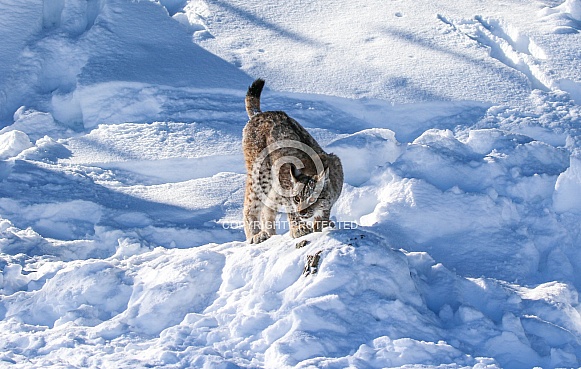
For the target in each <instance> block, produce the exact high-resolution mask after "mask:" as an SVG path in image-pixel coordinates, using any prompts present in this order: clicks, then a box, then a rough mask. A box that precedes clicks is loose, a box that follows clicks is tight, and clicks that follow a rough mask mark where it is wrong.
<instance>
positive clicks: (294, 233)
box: [288, 213, 313, 238]
mask: <svg viewBox="0 0 581 369" xmlns="http://www.w3.org/2000/svg"><path fill="white" fill-rule="evenodd" d="M288 217H289V220H290V234H291V237H292V238H299V237H302V236H304V235H306V234H309V233H313V227H311V226H310V225H309V224H308V223H307V222H304V221H302V220H301V218H300V217H298V216H297V215H296V213H290V214H288Z"/></svg>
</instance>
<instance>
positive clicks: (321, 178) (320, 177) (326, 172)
mask: <svg viewBox="0 0 581 369" xmlns="http://www.w3.org/2000/svg"><path fill="white" fill-rule="evenodd" d="M327 178H329V168H328V167H327V168H325V169H323V171H322V172H321V173H319V174H317V175H316V176H315V179H316V180H317V182H319V181H323V182H325V181H326V180H327Z"/></svg>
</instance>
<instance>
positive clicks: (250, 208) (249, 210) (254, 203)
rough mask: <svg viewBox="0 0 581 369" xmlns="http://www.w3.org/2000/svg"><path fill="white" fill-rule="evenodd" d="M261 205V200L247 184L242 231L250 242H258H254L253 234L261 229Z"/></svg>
mask: <svg viewBox="0 0 581 369" xmlns="http://www.w3.org/2000/svg"><path fill="white" fill-rule="evenodd" d="M262 207H263V204H262V202H260V200H259V199H258V198H257V196H256V194H255V193H254V192H253V191H252V189H251V187H250V186H249V185H247V186H246V196H245V199H244V233H245V234H246V240H247V241H250V243H258V242H255V238H256V237H255V236H256V235H257V234H259V233H260V231H261V230H260V214H261V212H262ZM267 238H268V237H267ZM259 242H261V241H259Z"/></svg>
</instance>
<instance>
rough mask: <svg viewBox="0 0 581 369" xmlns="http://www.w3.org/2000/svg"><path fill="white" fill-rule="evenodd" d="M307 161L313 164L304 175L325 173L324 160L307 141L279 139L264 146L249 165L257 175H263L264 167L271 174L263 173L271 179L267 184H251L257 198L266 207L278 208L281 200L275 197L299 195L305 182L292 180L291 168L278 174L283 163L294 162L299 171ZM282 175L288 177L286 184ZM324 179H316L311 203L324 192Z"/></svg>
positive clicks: (260, 176) (286, 197) (287, 198)
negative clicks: (283, 182)
mask: <svg viewBox="0 0 581 369" xmlns="http://www.w3.org/2000/svg"><path fill="white" fill-rule="evenodd" d="M306 160H308V161H310V162H311V163H313V165H314V167H315V171H316V172H315V173H314V174H307V175H310V176H314V175H317V174H321V173H324V171H325V167H324V166H323V162H322V161H321V158H320V157H319V154H317V153H316V152H315V150H313V148H312V147H310V146H309V145H307V144H304V143H302V142H300V141H296V140H280V141H276V142H274V143H272V144H270V145H268V146H267V147H265V148H264V149H263V150H262V151H261V152H260V154H258V156H257V157H256V159H255V160H254V163H253V165H252V173H253V174H255V175H258V178H263V172H264V171H265V170H268V171H270V173H269V174H268V175H267V176H265V177H266V178H270V183H269V184H268V185H266V186H262V184H259V185H258V186H254V189H255V192H257V193H256V195H257V196H258V197H259V199H260V201H261V202H262V203H263V204H264V205H265V206H268V207H269V208H270V209H272V210H275V211H277V210H278V207H279V205H280V203H279V202H278V199H280V198H281V197H282V198H284V199H286V200H287V201H288V200H290V199H292V198H293V197H295V196H297V195H300V194H301V193H302V191H303V187H304V186H305V184H304V183H300V182H296V185H295V183H294V182H293V181H292V179H291V178H290V177H291V176H293V174H292V170H290V169H289V171H288V173H281V169H282V168H283V166H285V165H286V164H289V165H294V167H295V168H296V169H298V170H299V171H300V170H301V169H304V167H305V165H304V164H303V163H304V161H306ZM285 168H290V166H288V165H287V166H285ZM281 176H282V177H283V178H288V179H289V180H290V181H288V183H287V181H285V185H283V184H282V183H281ZM324 185H325V184H324V181H321V180H318V181H316V185H315V188H314V190H313V191H312V192H311V193H312V195H311V199H312V203H314V202H315V201H316V200H317V198H318V196H319V195H320V194H321V192H322V191H323V186H324Z"/></svg>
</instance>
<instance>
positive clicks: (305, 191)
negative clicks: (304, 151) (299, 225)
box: [291, 166, 328, 219]
mask: <svg viewBox="0 0 581 369" xmlns="http://www.w3.org/2000/svg"><path fill="white" fill-rule="evenodd" d="M327 178H328V169H325V170H324V171H323V172H322V173H320V174H317V175H314V176H308V175H305V174H303V173H301V172H300V171H298V170H297V169H296V168H295V167H294V166H292V167H291V181H292V183H293V193H294V194H295V195H294V196H293V197H292V199H291V200H292V201H291V207H292V210H293V212H294V213H297V214H298V215H299V216H300V217H301V218H303V219H307V218H310V217H312V216H313V214H314V212H315V211H316V210H317V208H319V207H320V205H321V201H319V200H320V197H321V194H322V192H323V190H324V188H325V185H326V181H327ZM317 205H319V206H317Z"/></svg>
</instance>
